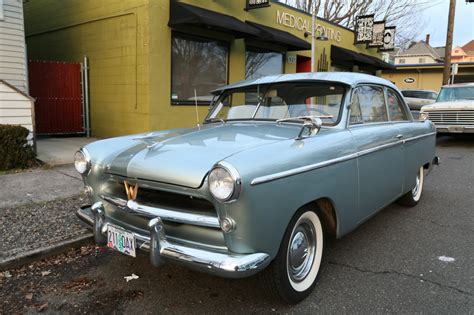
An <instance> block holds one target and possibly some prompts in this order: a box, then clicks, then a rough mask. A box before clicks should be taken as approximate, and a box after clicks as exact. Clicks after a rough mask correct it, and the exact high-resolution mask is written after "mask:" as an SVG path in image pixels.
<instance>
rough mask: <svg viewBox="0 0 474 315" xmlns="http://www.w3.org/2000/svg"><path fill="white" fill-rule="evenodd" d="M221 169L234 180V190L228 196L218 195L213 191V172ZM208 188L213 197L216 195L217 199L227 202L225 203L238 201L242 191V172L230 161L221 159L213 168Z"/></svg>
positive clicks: (209, 176)
mask: <svg viewBox="0 0 474 315" xmlns="http://www.w3.org/2000/svg"><path fill="white" fill-rule="evenodd" d="M217 170H221V171H224V172H226V173H227V175H228V176H229V178H230V179H231V181H232V190H231V192H230V193H229V194H228V195H227V196H218V195H217V194H215V193H214V192H213V190H214V189H213V188H212V187H213V183H212V176H211V175H212V173H213V172H215V171H217ZM208 188H209V192H210V193H211V195H212V197H214V198H215V199H216V200H218V201H220V202H225V203H230V202H234V201H236V200H237V199H238V198H239V196H240V192H241V191H242V180H241V178H240V174H239V172H238V171H237V169H236V168H235V167H234V166H233V165H232V164H230V163H228V162H225V161H221V162H219V163H217V164H216V165H214V167H213V168H212V169H211V171H210V172H209V175H208Z"/></svg>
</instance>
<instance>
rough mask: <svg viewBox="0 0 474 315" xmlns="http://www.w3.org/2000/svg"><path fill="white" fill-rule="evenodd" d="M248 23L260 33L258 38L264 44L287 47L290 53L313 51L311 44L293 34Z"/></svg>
mask: <svg viewBox="0 0 474 315" xmlns="http://www.w3.org/2000/svg"><path fill="white" fill-rule="evenodd" d="M246 23H247V24H248V25H250V26H251V27H254V28H255V29H257V30H258V31H259V32H260V34H259V36H258V37H259V40H261V41H263V42H269V43H272V44H277V45H281V46H285V47H286V48H287V50H289V51H292V50H309V49H311V44H310V43H308V42H307V41H305V40H302V39H300V38H298V37H296V36H295V35H293V34H290V33H288V32H285V31H281V30H278V29H275V28H272V27H268V26H265V25H262V24H258V23H254V22H250V21H246Z"/></svg>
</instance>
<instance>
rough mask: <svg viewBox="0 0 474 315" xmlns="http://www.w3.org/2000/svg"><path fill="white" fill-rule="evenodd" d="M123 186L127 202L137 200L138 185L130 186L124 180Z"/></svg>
mask: <svg viewBox="0 0 474 315" xmlns="http://www.w3.org/2000/svg"><path fill="white" fill-rule="evenodd" d="M123 184H124V185H125V192H126V193H127V198H128V200H131V201H134V200H135V199H137V193H138V183H136V184H135V186H134V185H130V184H129V183H128V182H127V181H126V180H124V181H123Z"/></svg>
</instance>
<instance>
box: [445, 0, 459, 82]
mask: <svg viewBox="0 0 474 315" xmlns="http://www.w3.org/2000/svg"><path fill="white" fill-rule="evenodd" d="M455 11H456V0H450V3H449V17H448V32H447V34H446V48H445V52H444V71H443V85H444V84H448V81H449V77H450V75H451V73H450V72H451V50H452V49H453V29H454V12H455Z"/></svg>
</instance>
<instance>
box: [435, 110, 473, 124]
mask: <svg viewBox="0 0 474 315" xmlns="http://www.w3.org/2000/svg"><path fill="white" fill-rule="evenodd" d="M428 119H429V120H431V121H432V122H433V123H434V124H435V125H474V111H473V110H463V111H454V110H453V111H434V112H428Z"/></svg>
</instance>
